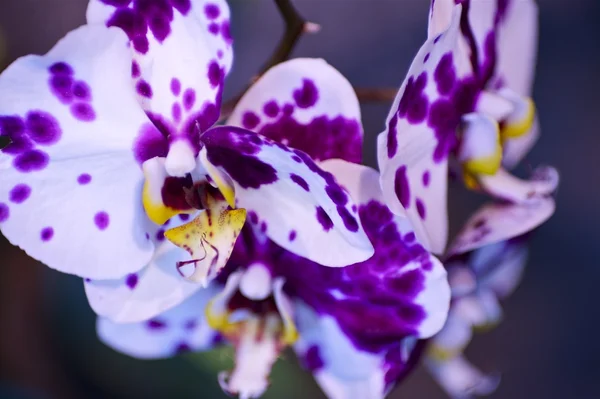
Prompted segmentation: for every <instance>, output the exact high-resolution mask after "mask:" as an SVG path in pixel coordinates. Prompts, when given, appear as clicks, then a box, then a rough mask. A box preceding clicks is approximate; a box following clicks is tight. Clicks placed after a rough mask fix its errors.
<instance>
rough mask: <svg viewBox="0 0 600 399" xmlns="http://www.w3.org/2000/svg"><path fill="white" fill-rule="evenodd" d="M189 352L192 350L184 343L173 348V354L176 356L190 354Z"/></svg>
mask: <svg viewBox="0 0 600 399" xmlns="http://www.w3.org/2000/svg"><path fill="white" fill-rule="evenodd" d="M191 350H192V348H191V347H190V346H189V345H188V344H186V343H185V342H180V343H178V344H177V346H176V347H175V353H176V354H178V355H180V354H182V353H187V352H190V351H191Z"/></svg>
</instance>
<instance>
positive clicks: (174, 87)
mask: <svg viewBox="0 0 600 399" xmlns="http://www.w3.org/2000/svg"><path fill="white" fill-rule="evenodd" d="M171 93H173V95H174V96H178V95H179V94H181V82H180V81H179V79H177V78H173V79H171Z"/></svg>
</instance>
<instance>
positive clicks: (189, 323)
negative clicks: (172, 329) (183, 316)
mask: <svg viewBox="0 0 600 399" xmlns="http://www.w3.org/2000/svg"><path fill="white" fill-rule="evenodd" d="M197 326H198V322H197V321H196V320H194V319H190V320H188V321H186V322H185V324H184V326H183V328H185V329H186V330H188V331H190V330H194V329H196V327H197Z"/></svg>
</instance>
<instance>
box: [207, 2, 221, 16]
mask: <svg viewBox="0 0 600 399" xmlns="http://www.w3.org/2000/svg"><path fill="white" fill-rule="evenodd" d="M204 14H206V18H208V19H217V18H219V15H221V10H219V6H217V5H216V4H213V3H208V4H207V5H205V6H204Z"/></svg>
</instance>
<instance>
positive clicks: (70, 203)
mask: <svg viewBox="0 0 600 399" xmlns="http://www.w3.org/2000/svg"><path fill="white" fill-rule="evenodd" d="M130 68H131V58H130V52H129V50H128V49H127V38H126V37H125V35H124V34H123V33H121V32H119V31H118V30H107V29H106V28H104V27H102V26H85V27H82V28H79V29H77V30H75V31H73V32H71V33H70V34H68V35H67V36H66V37H65V38H64V39H62V40H61V41H60V42H59V43H58V44H57V45H56V46H55V47H54V48H53V49H52V50H51V51H50V52H49V53H48V54H46V55H45V56H27V57H24V58H21V59H19V60H17V61H16V62H15V63H13V64H12V65H11V66H9V67H8V68H7V69H6V70H5V71H4V72H3V73H2V75H0V92H2V93H3V95H2V96H1V98H0V136H2V137H8V138H10V139H11V141H12V142H11V144H9V145H8V146H7V147H6V148H5V149H3V150H2V152H0V165H2V169H3V170H2V173H0V209H6V213H5V215H6V216H5V217H0V228H1V229H2V233H3V234H4V235H5V236H6V237H7V238H8V239H9V240H10V241H11V243H13V244H15V245H18V246H20V247H21V248H23V249H24V250H25V251H26V252H27V253H28V254H29V255H31V256H33V257H34V258H36V259H38V260H40V261H42V262H44V263H46V264H47V265H48V266H50V267H52V268H55V269H58V270H61V271H63V272H67V273H72V274H77V275H79V276H82V277H91V278H120V277H122V276H124V275H127V274H129V273H134V272H136V271H137V270H139V269H141V268H142V267H143V266H144V265H146V264H147V263H148V261H149V260H150V258H151V256H152V252H153V245H152V243H151V242H149V241H147V240H146V238H145V231H144V227H143V224H144V222H145V220H146V217H145V214H144V211H143V209H142V204H141V189H140V188H141V186H140V185H141V182H142V179H143V175H142V171H141V169H140V168H139V166H138V165H137V163H136V161H135V159H134V157H133V153H132V151H131V148H132V147H133V146H134V141H135V136H136V134H137V133H138V132H139V131H140V130H142V128H143V126H144V124H145V123H147V117H146V115H145V114H144V112H143V110H142V109H141V108H140V107H139V104H138V102H137V101H136V99H135V97H134V96H133V92H132V91H131V89H130V88H131V80H130V79H131V78H130ZM107 77H110V78H107ZM58 78H60V79H58ZM57 82H60V84H59V83H57ZM71 92H72V93H73V96H70V94H69V93H71ZM92 243H93V244H92ZM107 248H110V250H107Z"/></svg>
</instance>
